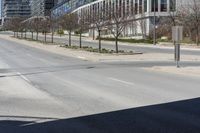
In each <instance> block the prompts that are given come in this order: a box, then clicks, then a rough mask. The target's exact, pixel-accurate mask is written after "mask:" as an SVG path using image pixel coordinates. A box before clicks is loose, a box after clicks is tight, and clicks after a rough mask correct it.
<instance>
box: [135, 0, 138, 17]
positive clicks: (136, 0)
mask: <svg viewBox="0 0 200 133" xmlns="http://www.w3.org/2000/svg"><path fill="white" fill-rule="evenodd" d="M135 14H138V0H135Z"/></svg>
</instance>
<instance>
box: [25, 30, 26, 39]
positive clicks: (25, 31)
mask: <svg viewBox="0 0 200 133" xmlns="http://www.w3.org/2000/svg"><path fill="white" fill-rule="evenodd" d="M25 39H26V30H25Z"/></svg>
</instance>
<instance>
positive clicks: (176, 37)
mask: <svg viewBox="0 0 200 133" xmlns="http://www.w3.org/2000/svg"><path fill="white" fill-rule="evenodd" d="M182 39H183V26H173V27H172V40H173V41H174V42H175V46H174V57H175V58H174V59H175V61H176V67H177V68H179V67H180V66H179V62H180V41H182Z"/></svg>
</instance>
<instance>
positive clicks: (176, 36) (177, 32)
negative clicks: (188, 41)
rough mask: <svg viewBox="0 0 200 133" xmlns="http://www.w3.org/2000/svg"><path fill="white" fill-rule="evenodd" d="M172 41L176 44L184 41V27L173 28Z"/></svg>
mask: <svg viewBox="0 0 200 133" xmlns="http://www.w3.org/2000/svg"><path fill="white" fill-rule="evenodd" d="M172 40H173V41H175V42H180V41H182V40H183V26H173V27H172Z"/></svg>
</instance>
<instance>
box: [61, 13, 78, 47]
mask: <svg viewBox="0 0 200 133" xmlns="http://www.w3.org/2000/svg"><path fill="white" fill-rule="evenodd" d="M59 21H60V22H59V23H60V25H61V26H62V28H63V29H65V30H67V31H68V33H69V46H71V33H72V32H73V31H75V30H76V29H77V27H78V17H77V14H75V13H70V14H66V15H64V16H62V17H61V18H60V20H59Z"/></svg>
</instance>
